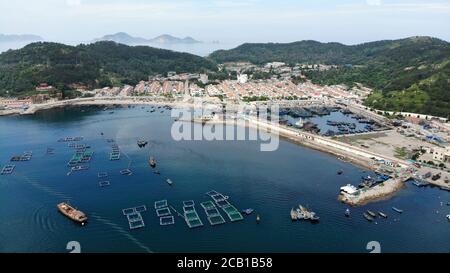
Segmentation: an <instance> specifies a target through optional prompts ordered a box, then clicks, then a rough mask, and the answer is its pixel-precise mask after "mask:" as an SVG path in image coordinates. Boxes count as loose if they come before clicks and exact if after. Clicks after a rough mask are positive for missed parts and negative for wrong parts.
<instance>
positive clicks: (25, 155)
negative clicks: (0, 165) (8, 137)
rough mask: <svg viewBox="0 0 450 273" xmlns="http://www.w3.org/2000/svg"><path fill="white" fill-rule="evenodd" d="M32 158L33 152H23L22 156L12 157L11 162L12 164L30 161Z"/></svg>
mask: <svg viewBox="0 0 450 273" xmlns="http://www.w3.org/2000/svg"><path fill="white" fill-rule="evenodd" d="M32 156H33V151H25V152H23V154H22V155H15V156H12V157H11V159H10V161H11V162H18V161H30V160H31V157H32Z"/></svg>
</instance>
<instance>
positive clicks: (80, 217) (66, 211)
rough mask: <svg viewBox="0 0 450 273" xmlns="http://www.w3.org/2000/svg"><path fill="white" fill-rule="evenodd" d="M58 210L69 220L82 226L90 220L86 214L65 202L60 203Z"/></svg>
mask: <svg viewBox="0 0 450 273" xmlns="http://www.w3.org/2000/svg"><path fill="white" fill-rule="evenodd" d="M57 208H58V210H59V212H61V213H62V214H63V215H64V216H66V217H68V218H69V219H71V220H73V221H75V222H77V223H81V224H82V225H84V223H86V222H87V219H88V218H87V216H86V214H84V213H83V212H82V211H79V210H77V209H75V208H74V207H72V206H71V205H69V204H67V203H65V202H62V203H59V204H58V205H57Z"/></svg>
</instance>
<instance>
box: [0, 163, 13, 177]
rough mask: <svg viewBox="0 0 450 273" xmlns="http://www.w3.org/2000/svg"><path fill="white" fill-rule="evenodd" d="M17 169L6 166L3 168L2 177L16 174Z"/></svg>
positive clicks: (0, 173)
mask: <svg viewBox="0 0 450 273" xmlns="http://www.w3.org/2000/svg"><path fill="white" fill-rule="evenodd" d="M15 168H16V165H6V166H4V167H3V169H2V171H1V172H0V175H8V174H12V173H13V172H14V169H15Z"/></svg>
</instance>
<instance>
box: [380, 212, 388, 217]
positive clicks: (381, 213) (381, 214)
mask: <svg viewBox="0 0 450 273" xmlns="http://www.w3.org/2000/svg"><path fill="white" fill-rule="evenodd" d="M378 214H379V215H380V216H381V217H383V218H387V217H388V216H387V214H385V213H383V212H381V211H379V212H378Z"/></svg>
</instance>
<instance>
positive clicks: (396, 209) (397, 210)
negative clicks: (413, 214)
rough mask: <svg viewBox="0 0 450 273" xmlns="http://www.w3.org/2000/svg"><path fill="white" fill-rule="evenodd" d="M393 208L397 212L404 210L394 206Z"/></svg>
mask: <svg viewBox="0 0 450 273" xmlns="http://www.w3.org/2000/svg"><path fill="white" fill-rule="evenodd" d="M392 210H393V211H395V212H398V213H402V212H403V210H401V209H398V208H396V207H392Z"/></svg>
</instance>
